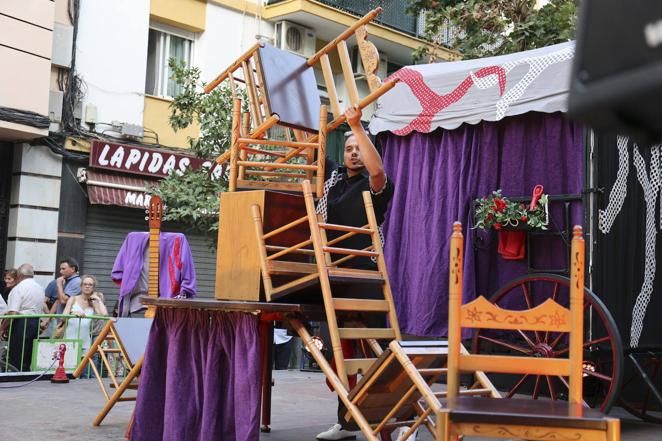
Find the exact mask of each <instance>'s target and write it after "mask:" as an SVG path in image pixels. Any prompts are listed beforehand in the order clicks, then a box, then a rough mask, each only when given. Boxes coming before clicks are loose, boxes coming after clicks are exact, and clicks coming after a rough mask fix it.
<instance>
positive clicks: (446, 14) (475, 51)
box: [409, 0, 577, 59]
mask: <svg viewBox="0 0 662 441" xmlns="http://www.w3.org/2000/svg"><path fill="white" fill-rule="evenodd" d="M535 4H536V1H535V0H415V1H413V2H412V4H411V5H410V7H409V12H410V13H414V14H418V13H420V12H422V11H427V19H426V26H425V36H426V38H428V39H429V40H433V37H434V36H436V35H439V33H440V31H441V30H442V29H443V28H444V26H448V25H449V24H451V25H453V26H455V27H456V29H458V30H462V32H457V33H456V38H455V40H454V41H453V42H452V47H451V49H454V50H457V51H459V52H461V53H462V55H463V56H464V58H465V59H472V58H481V57H488V56H493V55H503V54H510V53H514V52H520V51H523V50H528V49H535V48H539V47H545V46H549V45H552V44H556V43H562V42H565V41H570V40H571V39H573V38H574V32H575V23H576V19H577V5H576V0H550V1H549V2H548V3H547V4H545V5H544V6H543V7H542V8H540V9H536V8H535ZM429 56H430V53H429V49H428V47H419V48H418V49H416V51H415V52H414V58H415V59H424V58H425V57H429Z"/></svg>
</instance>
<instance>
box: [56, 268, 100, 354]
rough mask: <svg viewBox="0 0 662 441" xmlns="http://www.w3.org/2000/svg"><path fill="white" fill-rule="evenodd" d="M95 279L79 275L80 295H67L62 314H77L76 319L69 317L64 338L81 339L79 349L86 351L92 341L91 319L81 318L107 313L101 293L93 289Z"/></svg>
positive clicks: (95, 282)
mask: <svg viewBox="0 0 662 441" xmlns="http://www.w3.org/2000/svg"><path fill="white" fill-rule="evenodd" d="M96 287H97V279H96V278H95V277H94V276H90V275H85V276H83V277H81V292H80V295H77V296H72V297H69V300H68V301H67V306H65V307H64V314H73V315H77V316H78V317H80V318H78V319H70V320H69V322H68V323H67V328H66V330H65V333H64V335H65V338H66V339H74V340H76V339H78V340H82V344H81V349H82V350H83V353H85V352H87V350H88V349H89V348H90V344H91V342H92V336H91V329H90V328H91V325H92V319H87V318H83V317H85V316H90V315H108V310H107V309H106V305H104V303H103V295H102V294H101V293H99V292H96V291H95V288H96Z"/></svg>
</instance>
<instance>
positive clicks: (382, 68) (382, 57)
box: [351, 46, 388, 80]
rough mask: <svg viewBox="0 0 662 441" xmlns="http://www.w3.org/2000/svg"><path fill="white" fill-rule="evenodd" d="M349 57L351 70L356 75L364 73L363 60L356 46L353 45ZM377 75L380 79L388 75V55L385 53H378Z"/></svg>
mask: <svg viewBox="0 0 662 441" xmlns="http://www.w3.org/2000/svg"><path fill="white" fill-rule="evenodd" d="M351 59H352V70H353V71H354V73H356V74H357V75H365V69H364V68H363V60H361V53H360V52H359V47H358V46H354V48H353V49H352V53H351ZM377 76H378V77H379V78H380V79H382V80H383V79H384V78H386V77H387V76H388V56H387V55H386V54H379V67H378V68H377Z"/></svg>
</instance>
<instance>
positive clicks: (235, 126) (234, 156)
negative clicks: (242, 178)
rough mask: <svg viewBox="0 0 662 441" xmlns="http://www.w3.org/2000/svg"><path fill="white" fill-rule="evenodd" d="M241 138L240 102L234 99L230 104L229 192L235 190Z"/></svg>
mask: <svg viewBox="0 0 662 441" xmlns="http://www.w3.org/2000/svg"><path fill="white" fill-rule="evenodd" d="M240 137H241V100H239V99H235V100H234V101H233V103H232V141H231V144H230V188H229V190H230V191H236V190H237V176H238V174H239V170H237V161H238V160H239V144H238V143H237V140H238V139H239V138H240Z"/></svg>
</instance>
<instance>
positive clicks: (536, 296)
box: [473, 274, 623, 412]
mask: <svg viewBox="0 0 662 441" xmlns="http://www.w3.org/2000/svg"><path fill="white" fill-rule="evenodd" d="M569 286H570V279H568V278H567V277H563V276H559V275H555V274H531V275H526V276H523V277H519V278H517V279H515V280H513V281H511V282H509V283H507V284H506V285H505V286H503V287H501V288H500V289H499V290H498V291H497V292H496V293H495V294H494V295H493V296H492V297H491V299H490V301H491V302H492V303H494V304H496V305H498V306H500V307H502V308H508V309H514V310H517V309H526V308H532V307H534V306H537V305H540V304H541V303H542V302H544V301H545V300H547V299H548V298H552V299H554V300H556V301H557V302H558V303H559V304H561V305H564V306H567V305H568V294H569ZM584 310H585V315H584V384H583V396H584V402H585V403H586V404H587V405H589V406H591V407H593V408H598V409H600V410H601V411H602V412H608V411H609V409H611V406H612V405H613V404H614V400H615V398H616V394H617V393H618V392H619V390H620V384H621V377H622V372H623V347H622V344H621V337H620V334H619V332H618V328H617V327H616V323H615V322H614V319H613V317H612V316H611V314H610V313H609V311H608V310H607V308H606V307H605V305H604V304H603V303H602V301H600V299H598V298H597V297H596V296H595V294H593V293H592V292H591V291H590V290H588V289H585V290H584ZM473 350H474V352H475V353H490V352H499V353H507V354H512V355H515V354H518V355H522V354H525V355H529V356H532V357H567V356H568V334H567V333H558V332H541V331H535V332H534V331H494V330H483V329H478V330H476V332H475V334H474V338H473ZM490 378H491V379H492V380H493V381H494V382H495V385H496V386H497V388H498V389H499V390H502V391H505V394H504V396H505V397H507V398H511V397H513V396H514V395H515V394H528V395H532V396H533V398H534V399H538V398H539V397H540V398H551V399H554V400H556V399H567V395H568V382H567V378H564V377H554V376H545V375H505V374H496V375H494V376H492V375H490Z"/></svg>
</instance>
